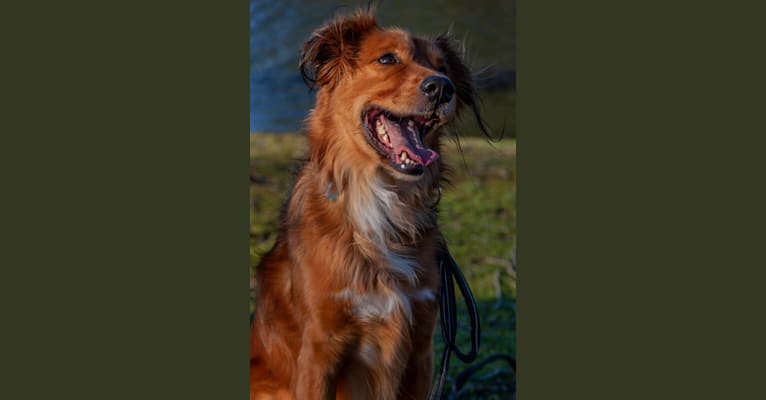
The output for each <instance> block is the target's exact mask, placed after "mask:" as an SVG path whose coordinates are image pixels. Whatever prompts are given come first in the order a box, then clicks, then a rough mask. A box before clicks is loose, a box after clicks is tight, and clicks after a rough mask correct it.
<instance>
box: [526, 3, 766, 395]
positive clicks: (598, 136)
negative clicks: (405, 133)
mask: <svg viewBox="0 0 766 400" xmlns="http://www.w3.org/2000/svg"><path fill="white" fill-rule="evenodd" d="M743 4H744V3H737V4H734V3H730V4H729V3H727V4H723V3H714V4H708V3H707V2H654V3H651V2H650V3H647V2H633V3H625V2H609V1H585V2H583V1H555V2H534V1H520V2H518V14H517V15H518V32H519V33H518V42H517V43H518V53H517V58H518V68H517V71H518V88H517V112H518V123H517V129H518V131H517V132H518V142H517V143H518V154H519V156H518V173H519V180H518V189H517V190H518V206H517V212H518V225H517V226H518V232H519V236H518V249H519V250H518V265H519V267H518V270H519V272H518V285H519V289H518V310H519V313H518V322H517V326H518V337H517V338H518V339H517V340H518V353H517V354H518V378H519V385H518V398H519V399H523V400H533V399H543V400H545V399H564V398H583V399H681V398H684V399H692V398H694V399H701V398H705V399H723V398H729V399H735V398H757V397H759V395H758V394H756V393H760V397H762V396H763V393H764V386H763V385H762V383H761V381H762V380H761V379H760V378H758V374H757V373H754V371H756V370H758V371H762V370H763V365H762V360H763V355H764V351H763V349H764V346H763V344H762V343H763V339H762V338H763V337H764V330H763V328H754V327H755V325H756V324H755V323H754V321H753V318H755V315H762V314H763V311H762V306H758V305H757V303H758V301H757V300H756V299H760V298H762V297H763V296H762V293H763V289H762V288H761V286H762V282H763V279H757V278H755V277H754V276H753V274H754V273H755V272H757V271H762V270H763V268H762V267H763V266H764V265H766V263H764V257H763V222H764V212H763V209H764V207H763V205H764V204H766V201H764V200H766V199H764V196H763V194H761V193H762V190H759V189H756V187H760V189H762V188H763V181H764V179H763V171H766V168H764V160H765V159H766V157H763V149H764V146H762V145H760V146H756V145H755V144H752V142H751V141H753V140H755V139H758V138H762V137H763V133H764V132H766V129H764V123H763V120H764V119H763V109H764V107H763V106H764V102H763V100H762V98H763V93H764V91H763V89H764V85H763V83H764V80H763V78H762V76H763V71H764V70H765V68H764V63H763V61H756V59H757V58H758V57H756V56H755V53H754V52H757V51H756V49H757V48H759V47H762V45H761V43H762V40H761V39H759V38H763V37H766V35H765V34H764V32H763V31H764V24H762V23H760V22H759V18H758V17H757V15H761V16H762V13H758V12H756V11H755V10H746V9H744V8H743ZM756 132H758V133H756ZM756 182H758V183H756ZM756 265H757V267H756ZM761 275H762V274H761ZM760 304H762V301H761V302H760ZM758 319H759V320H760V319H762V318H760V317H758Z"/></svg>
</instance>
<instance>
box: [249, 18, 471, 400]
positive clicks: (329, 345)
mask: <svg viewBox="0 0 766 400" xmlns="http://www.w3.org/2000/svg"><path fill="white" fill-rule="evenodd" d="M300 70H301V73H302V76H303V78H304V80H305V81H306V82H307V83H308V84H309V86H310V87H311V88H312V89H316V90H317V93H316V106H315V108H314V109H313V110H312V111H311V112H310V115H309V117H308V119H307V122H306V131H307V136H308V141H309V150H308V154H307V156H306V160H305V161H304V164H303V166H302V168H301V169H300V171H299V172H298V175H297V177H296V181H295V183H294V187H293V189H292V191H291V194H290V196H289V198H288V200H287V203H286V205H285V209H284V211H283V216H282V220H281V224H280V227H279V232H278V238H277V240H276V243H275V244H274V247H273V248H272V249H271V250H270V251H269V252H268V253H266V254H265V255H264V257H263V258H262V260H261V262H260V264H259V265H258V268H257V272H256V288H255V293H256V295H255V296H256V301H255V302H256V309H255V312H254V316H253V323H252V327H251V334H250V345H251V349H250V398H251V399H258V400H260V399H297V400H307V399H353V400H356V399H380V400H392V399H425V398H427V396H428V392H429V388H430V386H431V381H432V378H433V361H434V360H433V348H432V338H433V334H434V329H435V325H436V320H437V314H438V310H439V302H438V298H439V266H438V265H437V251H438V250H439V248H440V246H442V245H443V243H444V238H443V237H442V235H441V233H440V231H439V226H438V223H437V210H436V207H435V204H436V203H437V202H438V200H439V199H440V196H441V185H442V183H443V182H444V181H445V179H446V178H445V176H446V172H447V166H446V164H445V160H444V158H443V157H442V156H441V155H440V149H441V146H442V143H441V141H442V140H443V138H444V137H445V136H447V135H448V134H451V133H449V132H448V130H450V129H451V127H452V126H453V125H454V122H455V121H456V120H457V118H458V117H459V115H460V113H461V112H462V110H464V109H468V110H472V111H473V112H474V113H476V117H477V121H479V124H480V126H481V128H482V130H484V127H483V125H481V117H480V115H479V114H478V108H477V105H476V102H475V90H474V86H473V81H472V78H471V73H470V71H469V69H468V67H467V66H466V64H465V62H464V60H463V59H462V57H461V54H460V52H459V51H458V47H457V46H456V44H455V43H454V41H453V40H452V39H451V38H450V37H449V36H448V35H440V36H437V37H435V38H431V39H429V38H421V37H416V36H413V35H411V34H410V33H408V32H407V31H404V30H401V29H393V28H392V29H386V28H382V27H380V26H379V25H378V23H377V22H376V19H375V16H374V13H373V12H371V11H358V12H356V13H355V14H351V15H348V16H342V17H336V18H335V19H334V20H332V21H330V22H329V23H327V24H326V25H324V26H322V27H320V28H319V29H318V30H316V31H315V32H314V33H313V34H312V35H311V37H310V38H309V40H308V41H307V42H306V43H305V44H304V45H303V48H302V51H301V56H300ZM485 132H486V131H485Z"/></svg>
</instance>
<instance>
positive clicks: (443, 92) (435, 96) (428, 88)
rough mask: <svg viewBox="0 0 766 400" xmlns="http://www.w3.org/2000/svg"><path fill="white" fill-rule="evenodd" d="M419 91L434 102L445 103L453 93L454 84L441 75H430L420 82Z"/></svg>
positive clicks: (450, 98)
mask: <svg viewBox="0 0 766 400" xmlns="http://www.w3.org/2000/svg"><path fill="white" fill-rule="evenodd" d="M420 91H421V92H423V94H424V95H426V97H427V98H428V99H429V100H431V101H434V102H436V104H441V103H447V102H449V101H450V100H452V95H453V94H455V86H454V85H452V82H451V81H450V80H449V79H447V78H445V77H443V76H430V77H428V78H426V80H424V81H423V83H422V84H420Z"/></svg>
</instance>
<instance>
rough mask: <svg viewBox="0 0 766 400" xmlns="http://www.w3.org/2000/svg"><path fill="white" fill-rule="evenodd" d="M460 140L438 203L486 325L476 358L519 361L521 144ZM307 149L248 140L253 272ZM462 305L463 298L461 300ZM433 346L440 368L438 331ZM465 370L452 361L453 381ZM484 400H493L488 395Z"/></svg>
mask: <svg viewBox="0 0 766 400" xmlns="http://www.w3.org/2000/svg"><path fill="white" fill-rule="evenodd" d="M460 142H461V145H462V146H461V147H462V149H463V154H464V156H465V162H464V161H463V159H461V157H460V155H459V153H458V151H457V147H456V146H455V144H454V143H451V142H450V143H447V144H446V145H445V146H444V151H443V154H442V157H444V159H445V160H447V161H448V163H449V164H450V165H451V166H452V170H453V172H452V174H451V181H452V182H451V184H450V185H448V186H446V187H444V193H443V195H442V200H441V203H440V204H439V210H440V225H441V229H442V231H443V233H444V236H445V237H446V238H447V241H448V245H449V248H450V251H451V252H452V255H453V257H454V258H455V260H456V261H457V263H458V265H460V267H461V269H462V270H463V273H464V275H465V276H466V279H467V280H468V282H469V284H470V286H471V289H472V291H473V294H474V296H475V297H476V300H477V302H478V303H479V310H480V316H481V328H482V332H481V333H482V335H481V348H480V352H479V359H483V358H484V357H487V356H489V355H491V354H495V353H505V354H511V355H513V356H514V357H515V354H516V331H515V302H516V301H515V299H516V273H515V270H514V269H513V266H512V264H511V259H512V254H513V252H514V251H515V250H514V248H515V245H516V142H515V141H514V140H512V139H504V140H502V141H500V142H499V143H489V142H487V140H485V139H483V138H479V137H465V138H461V140H460ZM305 149H306V142H305V138H304V136H302V135H298V134H280V135H276V134H254V135H251V136H250V173H251V175H252V176H253V177H255V178H256V179H257V180H258V182H257V183H255V184H251V188H250V194H251V201H252V205H251V212H250V261H251V267H252V268H253V271H254V267H255V266H256V265H257V264H258V261H259V260H260V257H261V256H262V254H263V253H265V252H266V251H268V249H269V248H270V247H271V246H272V245H273V243H274V240H275V238H276V236H275V228H276V224H277V220H278V217H279V213H280V210H281V207H282V203H283V202H284V201H285V199H286V198H287V194H288V191H289V188H290V186H291V184H292V179H293V173H294V171H295V168H296V165H297V162H296V160H297V159H299V158H301V157H302V156H303V155H304V151H305ZM461 301H462V299H461V298H459V299H458V302H461ZM251 307H252V304H251ZM458 312H459V327H460V328H459V329H460V332H461V333H460V334H459V335H458V341H459V343H460V348H461V349H467V341H466V336H467V333H468V326H467V324H468V320H467V315H466V314H465V310H464V309H462V308H459V309H458ZM435 346H436V351H437V353H436V354H437V357H436V362H437V363H438V362H439V361H440V360H439V359H440V357H441V351H442V349H443V344H442V341H441V332H440V331H439V330H438V329H437V332H436V335H435ZM495 366H497V365H495ZM465 367H466V365H464V364H463V363H462V362H460V361H459V360H458V359H457V358H455V357H454V356H453V358H452V362H451V365H450V376H453V377H454V376H455V375H456V374H457V373H459V372H460V371H461V370H463V369H464V368H465ZM482 372H484V371H482ZM461 398H462V397H461ZM481 398H484V399H492V398H494V397H493V396H491V395H486V394H485V395H482V397H481ZM498 398H500V397H498Z"/></svg>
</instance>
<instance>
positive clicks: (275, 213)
mask: <svg viewBox="0 0 766 400" xmlns="http://www.w3.org/2000/svg"><path fill="white" fill-rule="evenodd" d="M366 4H367V2H353V1H349V2H345V3H341V2H338V1H328V0H316V1H298V0H285V1H279V2H275V1H265V0H250V131H251V135H250V177H251V178H250V180H251V185H250V194H251V212H250V260H251V276H252V282H251V288H252V284H253V282H255V280H256V279H257V275H256V270H255V267H256V266H257V264H258V262H259V261H260V258H261V256H262V255H263V254H264V253H265V252H266V251H268V250H269V249H270V248H271V246H272V245H273V243H274V240H275V239H276V227H277V223H278V219H279V212H280V209H281V206H282V203H283V202H284V201H285V199H286V198H287V194H288V191H289V190H290V185H291V183H292V179H293V172H294V170H295V168H296V165H297V162H296V161H297V159H299V158H300V157H302V156H303V155H304V152H305V150H306V140H305V136H304V135H303V132H302V123H303V120H304V118H305V117H306V115H307V113H308V110H309V109H310V108H311V107H313V101H314V94H313V93H310V92H309V90H308V88H307V87H306V85H305V84H304V83H303V80H302V79H301V76H300V74H299V71H298V57H299V54H300V48H301V46H302V44H303V42H304V41H305V40H306V39H307V38H308V37H309V35H310V34H311V32H313V31H314V30H315V29H316V28H318V27H319V26H320V25H321V24H322V23H324V22H326V21H327V20H329V19H331V17H332V16H333V15H334V14H335V13H344V12H348V11H351V10H353V9H355V8H356V7H357V6H362V7H364V6H366ZM376 4H377V19H378V23H379V24H380V25H381V26H383V27H386V26H397V27H401V28H404V29H407V30H409V31H410V32H412V33H414V34H418V35H422V36H431V37H433V36H436V35H437V34H439V33H443V32H446V31H448V30H450V31H451V32H452V35H453V37H454V38H456V39H458V40H463V39H464V40H465V43H466V48H467V50H468V53H467V55H468V64H469V65H470V66H471V69H472V70H473V71H474V72H475V74H476V78H475V80H476V83H477V86H478V87H479V95H480V98H481V103H482V111H483V115H484V119H485V120H486V121H487V122H488V124H489V126H490V127H491V129H492V131H493V135H494V136H495V137H497V136H499V135H500V132H501V131H503V132H504V135H503V139H502V140H500V141H499V142H490V141H488V140H487V139H486V137H484V136H483V135H482V134H481V132H480V131H479V130H478V127H477V126H476V123H475V121H474V119H473V117H472V115H471V114H470V113H466V114H465V116H464V118H463V121H461V122H460V123H459V125H458V132H459V133H460V148H461V150H462V154H461V151H459V150H458V146H457V144H456V143H451V144H448V145H446V146H444V147H445V148H444V150H443V152H442V154H441V156H442V157H443V159H445V160H446V161H447V162H448V163H449V164H450V165H451V166H452V167H453V170H454V172H453V174H452V176H451V183H450V184H449V185H448V186H445V188H444V195H443V197H442V200H441V202H440V204H439V212H440V225H441V229H442V231H443V233H444V236H445V237H446V239H447V241H448V246H449V248H450V251H451V252H452V255H453V257H454V258H455V260H456V261H457V263H458V265H460V267H461V268H462V270H463V273H464V275H465V276H466V278H467V280H468V282H469V284H470V286H471V289H472V290H473V293H474V296H475V297H476V300H477V303H478V306H479V312H480V317H481V348H480V352H479V358H478V360H477V361H476V362H474V364H473V365H477V364H478V363H480V362H481V361H482V360H487V359H488V357H492V356H497V355H501V356H510V357H512V358H513V359H514V360H515V355H516V263H515V248H516V141H515V136H516V129H515V98H516V97H515V96H516V73H515V70H516V68H515V66H516V59H515V46H516V41H515V37H516V29H515V0H506V1H491V0H471V1H465V0H460V1H458V0H454V1H433V0H426V1H418V2H414V1H398V0H397V1H393V0H388V1H379V2H376ZM344 6H345V7H344ZM458 293H459V292H458ZM458 296H459V294H458ZM458 302H459V303H460V304H461V305H459V308H458V319H459V323H458V326H459V328H458V329H459V333H458V343H459V347H460V348H461V349H464V350H466V349H468V348H469V347H468V346H469V345H468V316H467V313H466V310H465V308H464V307H463V306H462V298H458ZM252 307H253V298H252V296H251V310H252ZM434 344H435V349H436V351H437V356H436V357H435V363H438V362H439V361H440V358H441V352H442V349H443V348H444V344H443V342H442V337H441V333H440V332H439V330H438V329H437V332H436V334H435V335H434ZM469 367H470V366H469V365H466V364H463V363H462V362H461V361H460V360H458V359H457V358H456V357H454V356H453V357H452V361H451V364H450V374H449V379H448V382H447V387H446V389H445V392H446V393H447V396H446V397H447V398H449V399H490V400H491V399H513V398H515V376H514V374H513V373H512V370H511V368H510V366H509V365H508V364H507V363H506V362H504V361H503V360H498V361H497V362H491V363H489V364H487V365H486V366H484V367H482V368H481V369H479V370H478V371H477V373H476V375H474V376H473V377H471V378H470V379H468V381H467V383H465V384H464V385H458V384H456V378H458V377H459V375H460V374H461V373H465V372H466V371H467V368H469Z"/></svg>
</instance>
